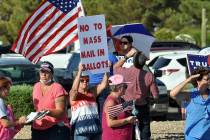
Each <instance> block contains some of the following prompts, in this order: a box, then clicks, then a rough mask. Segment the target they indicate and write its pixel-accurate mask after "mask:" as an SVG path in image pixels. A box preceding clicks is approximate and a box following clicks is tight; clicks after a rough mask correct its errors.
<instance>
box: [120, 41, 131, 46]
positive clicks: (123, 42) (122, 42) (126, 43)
mask: <svg viewBox="0 0 210 140" xmlns="http://www.w3.org/2000/svg"><path fill="white" fill-rule="evenodd" d="M120 44H121V45H122V44H124V45H128V44H129V42H125V41H121V42H120Z"/></svg>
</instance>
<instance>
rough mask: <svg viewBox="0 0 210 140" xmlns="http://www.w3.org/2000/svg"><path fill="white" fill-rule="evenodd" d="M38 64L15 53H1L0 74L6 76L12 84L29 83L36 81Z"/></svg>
mask: <svg viewBox="0 0 210 140" xmlns="http://www.w3.org/2000/svg"><path fill="white" fill-rule="evenodd" d="M38 70H39V65H38V64H37V65H34V64H32V63H31V62H30V61H29V60H27V59H25V58H24V57H21V56H17V55H15V54H12V55H11V54H8V55H2V57H1V58H0V75H4V76H8V77H10V78H11V79H12V82H13V84H14V85H19V84H31V85H33V84H34V83H36V82H37V81H38Z"/></svg>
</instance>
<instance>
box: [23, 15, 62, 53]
mask: <svg viewBox="0 0 210 140" xmlns="http://www.w3.org/2000/svg"><path fill="white" fill-rule="evenodd" d="M64 16H65V15H64V14H62V15H61V16H60V18H61V19H62V18H63V17H64ZM60 18H58V19H57V20H56V21H55V22H54V23H52V24H51V25H50V26H49V27H48V28H47V29H46V30H44V32H43V33H42V34H41V35H40V36H36V38H37V37H38V38H37V39H36V38H34V39H36V40H35V41H34V42H33V43H32V44H31V45H30V43H29V46H30V47H29V48H28V49H27V51H26V53H25V56H26V57H27V55H28V54H29V53H30V52H31V50H32V49H33V48H34V47H35V45H36V44H38V43H39V42H40V40H41V39H43V38H44V36H46V35H47V34H48V33H49V32H50V31H51V30H52V29H53V27H54V26H55V25H56V24H57V22H59V21H60V20H59V19H60ZM45 45H47V44H45V43H43V44H42V46H40V48H41V47H43V46H45Z"/></svg>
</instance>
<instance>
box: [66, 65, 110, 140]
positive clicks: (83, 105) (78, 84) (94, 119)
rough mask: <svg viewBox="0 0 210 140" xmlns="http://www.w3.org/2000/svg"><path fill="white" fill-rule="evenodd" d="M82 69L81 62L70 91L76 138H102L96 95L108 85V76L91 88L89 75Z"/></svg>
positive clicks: (83, 139)
mask: <svg viewBox="0 0 210 140" xmlns="http://www.w3.org/2000/svg"><path fill="white" fill-rule="evenodd" d="M82 71H83V67H82V65H81V64H80V65H79V68H78V73H77V75H76V77H75V79H74V82H73V85H72V89H71V91H70V104H71V111H72V118H71V128H72V131H73V132H74V140H100V139H101V138H100V137H101V132H102V130H101V124H100V120H99V115H98V108H97V103H96V97H97V96H98V95H99V94H100V93H101V91H102V90H103V89H104V88H105V87H106V86H107V81H108V76H107V74H104V77H103V80H102V82H101V83H100V84H99V85H97V86H96V87H91V88H89V83H88V82H89V76H88V75H84V73H83V72H82Z"/></svg>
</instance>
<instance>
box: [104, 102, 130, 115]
mask: <svg viewBox="0 0 210 140" xmlns="http://www.w3.org/2000/svg"><path fill="white" fill-rule="evenodd" d="M133 104H134V102H133V101H132V100H131V101H126V102H123V103H121V104H118V105H115V106H110V107H108V110H107V112H108V115H109V117H110V118H115V117H117V116H118V115H119V114H120V113H121V112H125V111H128V110H132V108H133Z"/></svg>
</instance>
